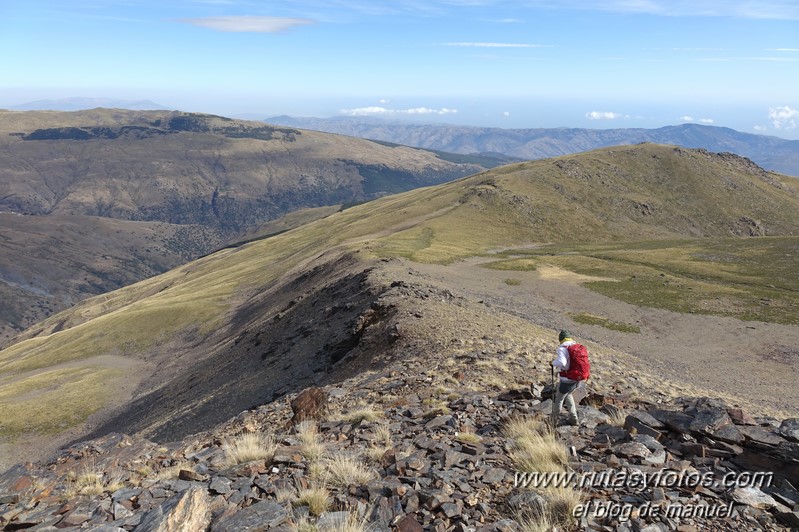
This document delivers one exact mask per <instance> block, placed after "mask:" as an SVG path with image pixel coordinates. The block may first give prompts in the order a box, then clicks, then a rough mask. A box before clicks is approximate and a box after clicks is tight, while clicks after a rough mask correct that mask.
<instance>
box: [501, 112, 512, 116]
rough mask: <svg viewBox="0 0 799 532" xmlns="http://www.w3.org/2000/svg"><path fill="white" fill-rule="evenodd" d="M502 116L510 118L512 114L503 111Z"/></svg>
mask: <svg viewBox="0 0 799 532" xmlns="http://www.w3.org/2000/svg"><path fill="white" fill-rule="evenodd" d="M502 116H510V113H509V112H508V111H503V113H502Z"/></svg>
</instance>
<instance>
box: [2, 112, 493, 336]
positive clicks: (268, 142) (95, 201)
mask: <svg viewBox="0 0 799 532" xmlns="http://www.w3.org/2000/svg"><path fill="white" fill-rule="evenodd" d="M443 157H445V156H443ZM443 157H439V155H437V154H434V153H431V152H429V151H423V150H418V149H412V148H404V147H400V146H395V147H390V146H385V145H380V144H377V143H374V142H369V141H364V140H360V139H354V138H352V139H351V138H344V137H340V136H336V135H329V134H319V133H315V132H302V131H299V130H296V129H293V128H282V127H274V126H267V125H264V124H262V123H257V122H244V121H236V120H232V119H228V118H223V117H217V116H211V115H201V114H192V113H181V112H169V111H124V110H119V109H115V110H110V109H94V110H91V111H79V112H74V113H64V112H52V111H38V112H37V111H30V112H10V111H0V235H2V239H0V250H2V253H0V257H1V258H0V297H2V299H3V300H4V301H8V302H9V304H7V305H4V306H3V309H1V310H0V346H2V345H3V344H4V343H6V342H8V341H9V340H10V338H11V337H12V336H13V334H14V333H16V332H19V331H21V330H23V329H25V328H27V327H28V326H30V325H32V324H33V323H35V322H37V321H40V320H42V319H44V318H45V317H47V316H49V315H51V314H52V313H54V312H57V311H60V310H63V309H64V308H68V307H69V306H71V305H73V304H75V303H76V302H78V301H80V300H82V299H84V298H86V297H87V296H92V295H97V294H101V293H105V292H108V291H111V290H114V289H117V288H119V287H121V286H125V285H128V284H131V283H133V282H136V281H138V280H141V279H144V278H147V277H150V276H152V275H155V274H158V273H162V272H164V271H167V270H169V269H171V268H174V267H176V266H178V265H180V264H183V263H185V262H188V261H190V260H193V259H195V258H197V257H199V256H202V255H204V254H206V253H209V252H211V251H213V250H215V249H218V248H220V247H222V246H224V245H225V244H227V243H230V242H232V241H236V240H238V239H239V238H241V237H242V236H243V235H245V234H247V235H248V236H251V234H250V233H249V232H248V231H249V230H251V229H252V228H254V227H258V226H259V225H260V224H262V223H263V222H265V221H267V220H273V219H276V218H279V217H280V216H282V215H284V214H286V213H289V212H292V211H295V210H297V209H301V208H308V207H318V206H321V205H340V204H350V203H357V202H361V201H364V200H368V199H371V198H375V197H378V196H381V195H384V194H387V193H394V192H400V191H404V190H409V189H412V188H415V187H419V186H425V185H433V184H437V183H442V182H445V181H449V180H452V179H455V178H458V177H462V176H466V175H469V174H473V173H476V172H479V171H482V170H484V169H485V168H486V166H484V165H483V164H481V162H480V161H477V160H472V161H465V162H458V161H451V160H446V159H445V158H443ZM483 162H488V159H486V160H485V161H483ZM492 164H494V165H495V164H497V162H496V161H494V162H493V163H492Z"/></svg>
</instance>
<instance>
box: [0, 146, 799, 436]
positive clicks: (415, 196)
mask: <svg viewBox="0 0 799 532" xmlns="http://www.w3.org/2000/svg"><path fill="white" fill-rule="evenodd" d="M797 186H798V185H797V182H796V180H794V179H792V178H787V177H785V176H780V175H778V174H772V173H769V172H765V171H764V170H762V169H760V168H759V167H757V166H756V165H754V164H753V163H751V162H750V161H748V160H746V159H743V158H740V157H737V156H733V155H729V154H721V155H718V154H711V153H708V152H705V151H695V150H685V149H682V148H676V147H673V146H659V145H639V146H631V147H619V148H613V149H606V150H599V151H595V152H590V153H585V154H581V155H577V156H568V157H562V158H557V159H551V160H544V161H534V162H527V163H520V164H513V165H508V166H505V167H501V168H497V169H494V170H490V171H487V172H483V173H481V174H478V175H474V176H471V177H468V178H463V179H460V180H458V181H454V182H451V183H446V184H443V185H439V186H436V187H432V188H422V189H417V190H413V191H409V192H405V193H402V194H397V195H393V196H388V197H384V198H380V199H378V200H375V201H373V202H369V203H367V204H363V205H359V206H356V207H352V208H350V209H346V210H343V211H341V212H337V213H335V214H332V215H330V216H328V217H326V218H324V219H322V220H318V221H315V222H312V223H310V224H307V225H304V226H302V227H299V228H296V229H293V230H290V231H287V232H284V233H281V234H279V235H276V236H273V237H270V238H265V239H262V240H256V241H253V242H250V243H248V244H245V245H242V246H239V247H236V248H230V249H225V250H222V251H220V252H218V253H215V254H212V255H209V256H207V257H204V258H202V259H200V260H197V261H194V262H192V263H190V264H187V265H184V266H181V267H178V268H176V269H174V270H171V271H169V272H167V273H165V274H162V275H159V276H157V277H153V278H150V279H147V280H145V281H142V282H140V283H137V284H135V285H132V286H129V287H126V288H123V289H120V290H117V291H115V292H112V293H109V294H105V295H102V296H98V297H94V298H91V299H88V300H86V301H84V302H82V303H80V304H78V305H76V306H75V307H74V308H73V309H71V310H69V311H65V312H62V313H59V314H57V315H55V316H52V317H50V318H48V319H47V320H44V321H42V322H41V323H39V324H37V325H36V326H35V327H32V328H30V329H29V330H28V331H26V332H25V333H24V334H22V335H21V336H20V337H19V339H18V340H19V341H18V342H17V343H16V344H14V345H12V346H9V347H7V348H5V349H4V350H3V351H0V372H2V375H3V377H2V381H0V400H2V404H0V406H1V407H2V408H3V409H4V412H7V413H8V415H7V416H6V417H5V418H4V419H3V420H2V421H0V430H2V434H3V435H5V436H13V437H16V438H21V440H19V441H22V440H24V439H25V438H28V437H32V436H33V435H35V434H36V433H47V434H51V435H59V434H61V437H64V434H63V431H64V429H65V428H66V427H74V431H73V432H72V433H71V434H72V435H73V436H79V435H82V434H85V432H86V431H87V430H91V428H92V427H94V428H97V426H98V424H99V429H98V433H101V432H103V431H107V430H110V429H113V430H123V431H137V432H142V433H144V434H147V435H150V436H155V437H158V438H167V439H171V438H177V437H180V436H182V435H185V434H188V433H189V432H192V431H197V430H201V429H203V428H205V427H208V426H210V424H212V423H216V422H218V421H220V420H222V419H225V418H226V417H228V416H230V415H234V414H235V413H236V412H238V411H240V410H242V409H244V408H248V407H250V406H252V405H253V404H257V403H258V402H259V401H264V400H269V399H272V398H276V397H279V396H281V395H283V394H286V393H290V392H292V391H296V390H298V389H300V388H302V387H304V386H306V385H307V384H309V383H313V382H317V381H324V382H335V379H336V378H338V377H337V376H342V375H346V376H350V375H352V374H353V373H354V372H358V371H361V370H362V369H364V368H368V367H369V365H370V364H371V362H372V361H378V360H382V359H383V358H385V356H388V354H391V356H402V349H404V348H408V346H409V345H410V344H409V343H408V342H411V343H412V344H414V345H415V346H416V347H415V349H424V348H425V347H424V346H423V345H421V344H419V343H414V342H416V341H415V340H414V339H413V338H409V339H407V341H404V343H402V342H400V343H397V344H395V343H394V342H396V341H397V339H401V338H403V337H404V338H408V337H407V329H404V328H406V327H407V325H403V324H402V323H401V322H399V321H397V320H398V319H399V318H398V317H402V318H403V319H405V317H407V316H408V315H411V316H413V310H412V307H409V306H407V305H406V304H405V303H402V304H400V303H396V302H395V303H394V304H393V306H392V305H390V304H387V303H386V302H385V301H384V299H385V294H386V293H387V292H388V291H392V289H394V290H393V291H392V294H394V295H395V296H397V297H400V298H402V294H399V295H397V293H398V290H399V291H400V292H402V290H405V288H407V282H405V281H403V282H405V283H406V284H405V285H403V284H402V283H403V282H400V281H397V282H398V283H400V284H395V283H394V282H393V280H392V278H391V277H390V276H388V277H385V276H383V274H381V272H382V271H383V269H384V268H385V267H386V264H391V262H388V263H386V262H383V261H384V260H390V259H391V258H393V257H400V258H406V259H410V260H412V261H418V262H423V263H430V264H439V265H444V266H442V271H446V268H447V266H446V265H449V264H455V261H457V260H458V259H464V258H467V257H472V256H475V255H480V254H484V253H486V252H488V251H489V250H495V249H498V248H506V247H511V246H514V247H519V246H530V245H539V244H543V243H547V242H617V241H625V240H628V241H629V240H641V239H650V240H651V239H674V238H694V237H731V236H736V235H770V236H778V235H783V236H786V235H797V234H799V218H797V216H796V213H797V212H799V191H798V190H797ZM698 241H701V240H698ZM403 286H405V288H403ZM402 293H405V297H411V298H414V297H416V298H435V299H436V300H441V301H454V299H453V298H454V297H455V296H454V295H453V293H452V292H451V291H449V289H448V288H446V284H445V285H444V286H442V287H440V288H436V289H433V290H427V291H423V292H419V293H416V292H415V289H412V288H407V290H405V292H402ZM452 311H453V312H456V309H452ZM457 312H460V311H457ZM488 312H489V313H490V310H489V311H488ZM418 319H419V320H422V322H424V323H427V322H426V321H425V320H426V319H433V320H434V322H437V321H439V320H443V319H445V318H444V317H442V316H435V317H434V316H431V317H428V318H425V317H424V316H423V315H420V316H419V317H418ZM446 319H449V318H446ZM428 325H430V326H431V327H433V328H435V326H434V323H433V322H430V323H429V324H428ZM403 330H405V331H406V332H405V333H403ZM403 334H405V335H406V336H403ZM420 341H421V340H420ZM422 344H424V342H422ZM397 346H400V347H397ZM426 348H427V349H430V348H435V346H432V347H431V345H427V347H426ZM384 355H385V356H384ZM389 358H390V357H389ZM342 378H343V377H342ZM30 412H38V413H39V414H40V415H38V416H31V415H29V413H30ZM91 414H94V417H93V418H91V421H90V425H92V426H86V425H82V423H83V422H84V421H85V420H86V419H87V418H88V416H90V415H91ZM23 416H24V420H21V419H20V418H22V417H23ZM53 441H57V438H56V437H55V436H54V440H53Z"/></svg>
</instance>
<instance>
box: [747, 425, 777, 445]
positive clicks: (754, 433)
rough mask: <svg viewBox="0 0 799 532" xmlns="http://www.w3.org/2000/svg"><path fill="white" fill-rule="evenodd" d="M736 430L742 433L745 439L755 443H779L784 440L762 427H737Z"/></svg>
mask: <svg viewBox="0 0 799 532" xmlns="http://www.w3.org/2000/svg"><path fill="white" fill-rule="evenodd" d="M738 431H739V432H740V433H741V434H743V436H744V438H746V441H749V440H752V441H755V442H757V443H765V444H768V445H779V444H780V442H783V441H785V439H784V438H782V437H780V436H779V435H777V434H774V433H773V432H770V431H767V430H765V429H763V428H762V427H748V426H747V427H738Z"/></svg>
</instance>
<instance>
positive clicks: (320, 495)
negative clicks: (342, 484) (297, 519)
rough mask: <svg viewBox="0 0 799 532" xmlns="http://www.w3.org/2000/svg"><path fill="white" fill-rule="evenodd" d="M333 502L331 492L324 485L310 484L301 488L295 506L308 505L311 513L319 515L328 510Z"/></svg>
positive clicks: (294, 502)
mask: <svg viewBox="0 0 799 532" xmlns="http://www.w3.org/2000/svg"><path fill="white" fill-rule="evenodd" d="M331 504H332V499H331V498H330V492H329V491H328V490H327V488H325V487H323V486H310V487H308V488H305V489H301V490H300V493H299V495H298V496H297V498H296V499H294V501H293V505H294V506H307V507H308V512H309V513H310V514H311V515H315V516H319V515H321V514H322V513H324V512H326V511H328V510H329V509H330V506H331Z"/></svg>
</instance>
